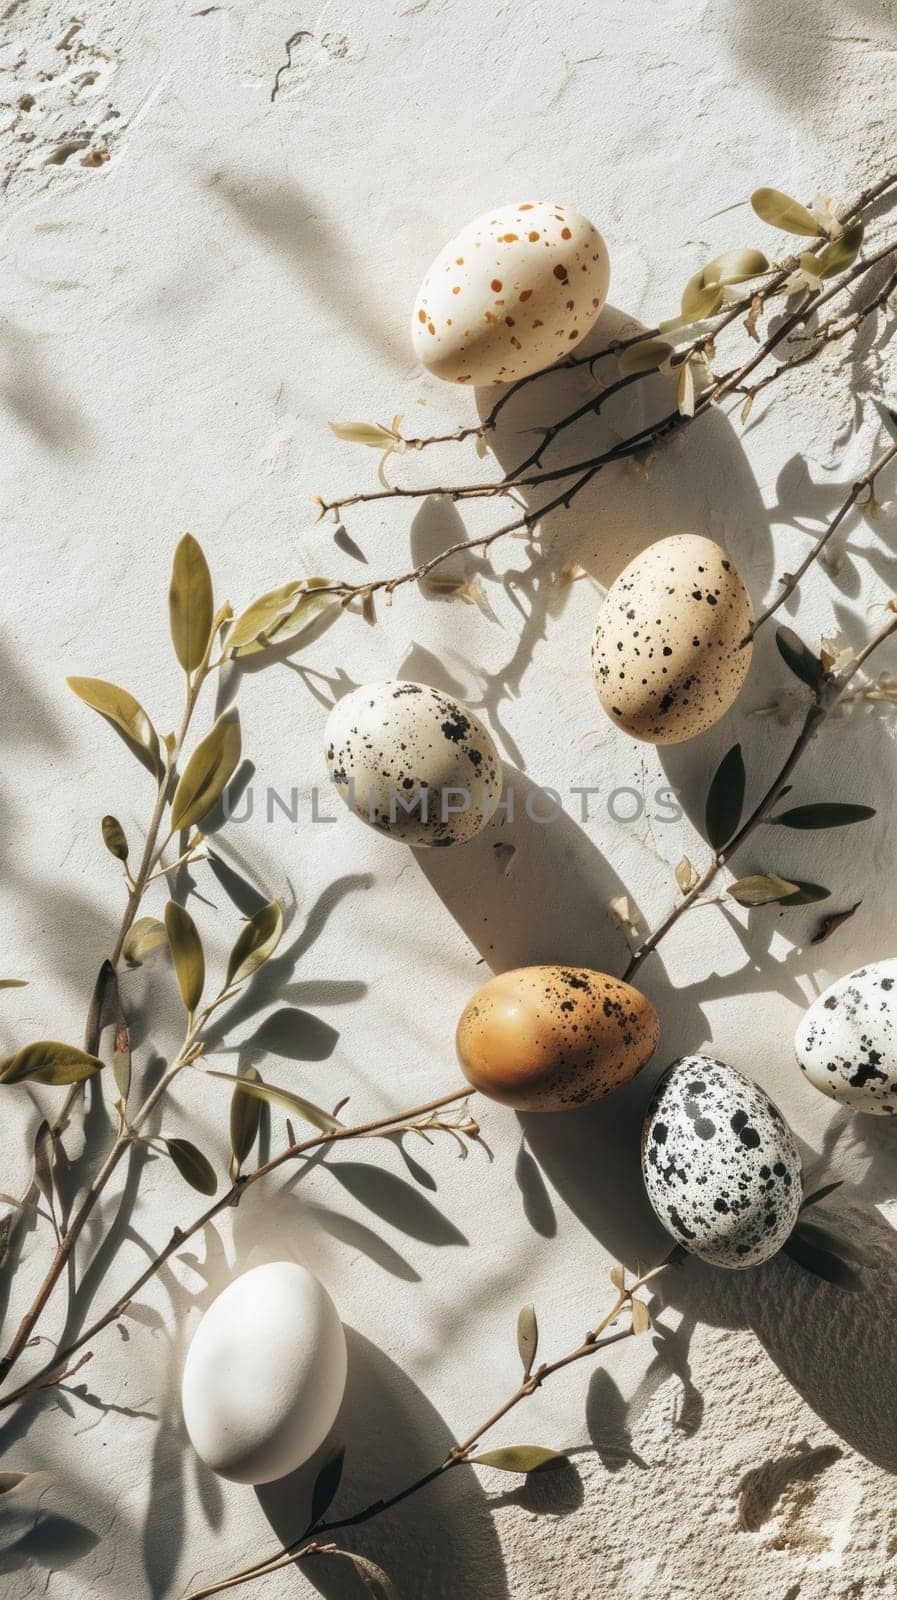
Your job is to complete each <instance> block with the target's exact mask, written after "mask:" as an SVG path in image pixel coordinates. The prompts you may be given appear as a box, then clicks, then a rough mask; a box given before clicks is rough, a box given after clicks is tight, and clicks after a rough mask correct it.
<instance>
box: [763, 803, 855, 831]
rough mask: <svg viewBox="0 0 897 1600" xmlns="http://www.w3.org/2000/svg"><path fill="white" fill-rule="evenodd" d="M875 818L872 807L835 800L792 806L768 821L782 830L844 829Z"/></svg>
mask: <svg viewBox="0 0 897 1600" xmlns="http://www.w3.org/2000/svg"><path fill="white" fill-rule="evenodd" d="M874 816H875V807H874V806H853V805H847V804H843V803H842V802H840V801H836V800H831V801H829V800H821V801H819V802H818V803H817V804H816V805H809V806H793V807H792V809H791V810H790V811H783V812H782V813H781V815H780V816H778V817H770V818H769V821H770V822H773V823H777V824H778V825H779V826H780V827H782V828H846V827H848V826H849V825H850V824H851V823H853V822H867V821H868V819H869V818H870V817H874Z"/></svg>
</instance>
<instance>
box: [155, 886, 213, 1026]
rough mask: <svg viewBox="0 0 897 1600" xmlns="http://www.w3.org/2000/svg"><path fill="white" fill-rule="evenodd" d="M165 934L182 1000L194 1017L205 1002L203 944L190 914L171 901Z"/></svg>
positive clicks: (166, 916) (188, 1012) (167, 908)
mask: <svg viewBox="0 0 897 1600" xmlns="http://www.w3.org/2000/svg"><path fill="white" fill-rule="evenodd" d="M165 931H166V933H167V934H168V944H169V947H170V949H171V959H172V961H173V962H174V971H175V976H176V978H177V980H178V988H179V989H180V991H181V999H182V1000H183V1002H184V1006H185V1008H186V1010H187V1014H188V1016H191V1017H192V1015H193V1013H194V1011H195V1010H196V1008H197V1006H198V1005H199V1002H200V1000H201V999H202V991H203V985H204V984H205V981H206V962H205V956H204V955H203V949H202V940H201V939H200V937H199V934H198V932H197V930H196V923H195V922H194V921H193V918H192V917H191V915H190V913H189V911H187V910H185V908H184V907H183V906H179V905H178V904H177V902H176V901H174V900H169V902H168V904H167V906H166V907H165Z"/></svg>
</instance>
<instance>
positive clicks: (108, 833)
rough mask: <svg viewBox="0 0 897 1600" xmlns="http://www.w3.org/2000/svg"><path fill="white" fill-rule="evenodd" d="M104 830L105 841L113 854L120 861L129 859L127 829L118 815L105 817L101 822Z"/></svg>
mask: <svg viewBox="0 0 897 1600" xmlns="http://www.w3.org/2000/svg"><path fill="white" fill-rule="evenodd" d="M100 826H101V828H102V830H103V843H104V845H105V846H106V849H107V850H108V851H109V854H110V855H111V856H115V857H116V859H117V860H118V861H127V859H128V841H127V839H126V838H125V830H124V828H123V827H122V825H121V823H120V822H119V820H118V818H117V817H104V818H103V820H102V823H101V824H100Z"/></svg>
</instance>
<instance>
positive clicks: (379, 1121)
mask: <svg viewBox="0 0 897 1600" xmlns="http://www.w3.org/2000/svg"><path fill="white" fill-rule="evenodd" d="M169 1075H170V1071H169ZM472 1093H473V1090H472V1089H471V1087H470V1084H465V1085H464V1087H463V1088H458V1089H452V1090H450V1091H449V1092H448V1093H447V1094H443V1095H438V1096H437V1097H436V1099H434V1100H427V1101H426V1102H425V1103H424V1104H423V1105H419V1106H412V1107H411V1109H410V1110H408V1111H397V1112H395V1113H394V1114H393V1115H390V1116H384V1117H376V1118H374V1119H373V1121H370V1122H362V1123H359V1124H357V1125H356V1126H355V1127H346V1128H333V1129H329V1130H328V1131H327V1132H324V1133H318V1134H315V1135H314V1136H313V1137H312V1138H309V1139H301V1140H299V1141H297V1142H294V1143H293V1144H290V1145H288V1146H287V1147H286V1149H284V1150H281V1151H280V1152H279V1154H278V1155H276V1156H272V1158H271V1160H270V1161H265V1162H263V1163H262V1165H261V1166H259V1167H256V1168H255V1170H254V1171H253V1172H247V1173H243V1174H241V1175H240V1176H239V1177H238V1178H237V1179H236V1181H235V1182H234V1183H233V1184H232V1185H231V1187H230V1188H229V1189H228V1190H226V1192H225V1193H224V1194H223V1195H221V1196H220V1197H219V1198H218V1199H216V1200H215V1201H214V1203H213V1204H212V1205H211V1206H209V1207H208V1209H207V1210H206V1211H204V1212H202V1214H201V1215H200V1216H198V1217H196V1218H194V1220H193V1222H191V1223H190V1225H189V1227H187V1228H175V1229H174V1231H173V1233H172V1235H171V1238H170V1239H169V1241H168V1243H167V1245H165V1247H164V1249H162V1250H160V1251H159V1253H158V1255H156V1256H154V1257H153V1259H152V1261H150V1262H149V1264H148V1265H147V1266H146V1267H145V1268H144V1270H143V1271H142V1272H141V1273H140V1274H139V1276H138V1277H136V1278H135V1279H134V1282H133V1283H132V1284H130V1285H129V1287H128V1288H127V1289H126V1290H125V1291H124V1293H123V1294H121V1295H119V1297H118V1299H117V1300H116V1301H115V1304H114V1305H112V1306H110V1308H109V1310H108V1311H106V1312H104V1313H103V1315H102V1316H101V1317H98V1318H97V1319H96V1321H95V1322H92V1323H91V1324H90V1326H89V1327H88V1328H85V1329H84V1331H83V1332H82V1333H80V1334H79V1335H78V1337H77V1339H73V1340H71V1342H70V1343H69V1344H67V1345H65V1346H64V1347H63V1348H62V1349H59V1350H57V1351H56V1352H55V1354H54V1356H53V1359H52V1361H49V1362H47V1364H46V1366H44V1367H42V1368H41V1370H40V1371H39V1372H37V1373H35V1374H34V1376H33V1377H31V1378H29V1379H28V1381H27V1383H23V1384H22V1385H21V1386H20V1387H19V1388H18V1389H14V1390H13V1391H11V1393H9V1394H6V1395H3V1396H2V1397H0V1411H3V1410H6V1408H7V1407H8V1406H11V1405H13V1404H14V1403H15V1402H16V1401H17V1400H22V1399H24V1398H25V1396H26V1395H28V1394H31V1393H32V1392H33V1391H34V1390H35V1389H40V1388H43V1387H44V1386H45V1382H46V1380H47V1378H48V1375H50V1374H52V1373H53V1372H55V1370H56V1368H57V1367H58V1366H60V1365H61V1364H62V1363H63V1362H66V1361H68V1360H70V1358H71V1357H72V1356H73V1355H74V1354H75V1352H76V1351H78V1350H80V1349H82V1347H83V1346H84V1345H86V1344H88V1343H90V1342H91V1341H92V1340H93V1339H95V1338H96V1336H97V1334H99V1333H102V1331H103V1329H104V1328H107V1327H108V1326H109V1324H110V1323H112V1322H115V1321H116V1319H117V1318H118V1317H120V1316H121V1315H122V1313H123V1312H124V1311H126V1310H127V1308H128V1306H129V1305H130V1304H131V1301H132V1300H133V1299H134V1298H135V1296H136V1295H138V1294H139V1293H140V1290H141V1289H142V1288H143V1287H144V1285H145V1284H147V1283H148V1282H149V1280H150V1279H151V1278H153V1277H155V1275H156V1273H157V1272H158V1271H159V1270H160V1268H161V1267H163V1266H164V1264H165V1262H166V1261H167V1260H168V1259H169V1257H170V1256H172V1255H174V1253H175V1251H177V1250H180V1249H181V1247H182V1245H183V1244H184V1243H185V1241H186V1240H187V1239H190V1238H191V1237H192V1236H193V1234H195V1233H199V1232H201V1230H202V1229H203V1228H205V1227H207V1226H208V1224H209V1223H210V1222H212V1221H213V1220H214V1218H215V1217H217V1216H219V1215H220V1213H221V1212H222V1211H226V1210H227V1208H228V1207H229V1206H236V1205H238V1204H239V1202H240V1200H241V1198H242V1196H243V1194H244V1193H245V1191H246V1190H247V1189H248V1188H250V1187H251V1186H252V1184H254V1183H258V1181H259V1179H260V1178H265V1177H267V1176H268V1174H269V1173H270V1172H275V1171H276V1170H277V1168H278V1167H281V1166H283V1164H284V1162H286V1161H294V1160H297V1159H298V1158H300V1157H301V1156H304V1155H306V1154H307V1153H308V1152H309V1151H311V1150H317V1149H319V1148H320V1147H321V1146H323V1145H329V1144H338V1143H340V1142H341V1141H342V1140H344V1139H359V1138H363V1137H365V1136H367V1135H376V1134H379V1133H380V1132H381V1131H382V1130H384V1129H390V1130H391V1131H393V1132H395V1133H401V1132H403V1131H406V1130H405V1129H404V1124H405V1123H408V1124H409V1125H411V1124H413V1123H415V1122H418V1121H420V1119H421V1118H422V1117H427V1116H430V1115H431V1114H432V1113H433V1112H435V1111H438V1110H440V1108H441V1107H442V1106H448V1105H453V1104H454V1103H455V1102H456V1101H458V1100H466V1099H469V1097H470V1095H471V1094H472ZM132 1127H133V1125H132ZM408 1131H413V1130H411V1129H410V1128H409V1130H408ZM7 1370H8V1369H7Z"/></svg>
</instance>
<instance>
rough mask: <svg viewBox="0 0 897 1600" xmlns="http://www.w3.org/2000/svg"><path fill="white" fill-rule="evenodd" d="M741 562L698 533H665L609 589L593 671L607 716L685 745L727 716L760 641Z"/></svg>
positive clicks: (650, 736)
mask: <svg viewBox="0 0 897 1600" xmlns="http://www.w3.org/2000/svg"><path fill="white" fill-rule="evenodd" d="M750 627H751V602H750V597H749V595H748V592H747V589H746V588H745V586H744V583H743V581H742V579H741V576H740V575H739V573H738V571H737V569H736V567H735V565H734V563H733V562H732V561H731V560H730V559H729V557H728V556H727V555H726V552H725V551H724V550H721V549H720V547H719V545H718V544H714V543H713V541H712V540H711V539H705V538H703V537H702V536H701V535H700V534H692V533H684V534H674V535H672V537H671V538H669V539H659V540H658V542H657V543H656V544H652V545H650V546H649V547H648V549H647V550H643V551H642V553H641V555H638V556H636V558H635V560H634V561H631V562H630V563H629V566H628V567H626V568H625V569H624V571H623V572H621V573H620V576H619V577H618V578H617V579H616V580H615V581H614V582H613V583H612V584H611V587H610V588H609V589H608V591H607V595H606V597H605V600H604V604H603V605H602V607H601V611H600V614H599V617H598V626H597V628H596V630H595V637H594V640H593V642H592V672H593V674H594V677H595V686H596V688H597V690H598V698H599V700H600V701H601V704H602V705H603V707H604V709H605V711H606V712H607V714H608V716H609V717H611V719H612V720H613V721H614V722H615V723H616V724H617V726H618V727H619V728H623V729H624V730H625V731H626V733H630V734H632V735H633V737H634V738H636V739H645V740H647V741H648V742H649V743H650V744H679V743H680V742H681V741H682V740H683V739H693V738H694V737H695V735H696V734H699V733H704V732H705V730H706V729H707V728H710V727H712V726H713V724H714V723H715V722H717V721H718V720H719V718H720V717H722V716H724V715H725V713H726V712H727V711H728V709H729V707H730V706H731V704H732V702H733V700H734V699H735V697H736V695H737V694H738V692H739V690H740V689H741V686H742V684H743V683H744V680H745V677H746V675H747V670H748V667H749V666H750V664H751V654H752V650H753V646H752V645H751V644H750V643H747V644H746V643H745V640H746V639H747V638H748V635H749V631H750Z"/></svg>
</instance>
